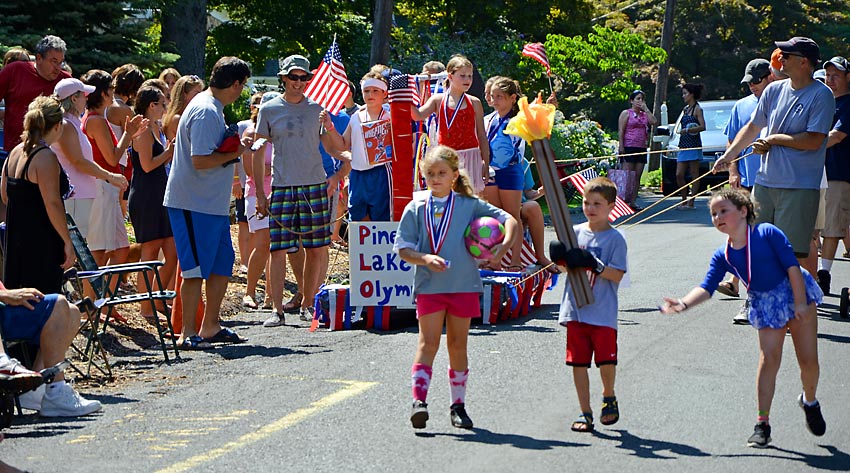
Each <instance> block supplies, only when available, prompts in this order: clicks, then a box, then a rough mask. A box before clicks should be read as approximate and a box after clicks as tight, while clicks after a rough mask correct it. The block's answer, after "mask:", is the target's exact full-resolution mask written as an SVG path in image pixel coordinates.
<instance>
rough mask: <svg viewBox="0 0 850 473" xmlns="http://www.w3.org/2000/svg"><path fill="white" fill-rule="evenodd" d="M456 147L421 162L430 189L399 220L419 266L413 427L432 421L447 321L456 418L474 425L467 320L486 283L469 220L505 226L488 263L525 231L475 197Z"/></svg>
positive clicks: (408, 252)
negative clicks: (466, 239)
mask: <svg viewBox="0 0 850 473" xmlns="http://www.w3.org/2000/svg"><path fill="white" fill-rule="evenodd" d="M458 167H459V158H458V155H457V153H456V152H455V151H454V150H453V149H451V148H449V147H446V146H436V147H433V148H430V149H428V153H427V154H426V155H425V158H424V159H423V160H422V161H421V162H420V168H421V171H422V175H423V176H425V182H426V183H427V184H428V189H429V190H430V195H429V196H428V198H427V199H426V200H425V201H417V200H414V201H411V202H410V203H409V204H407V207H405V209H404V213H403V214H402V216H401V221H400V222H399V226H398V233H397V236H396V242H395V248H394V250H395V251H396V252H397V253H398V254H399V256H400V257H401V258H402V259H403V260H404V261H407V262H408V263H410V264H413V265H416V266H415V268H414V281H413V294H414V295H415V297H416V317H417V319H419V345H418V348H417V350H416V358H415V359H414V362H413V367H412V368H411V375H412V383H413V409H412V411H411V415H410V421H411V422H412V423H413V428H416V429H422V428H424V427H425V422H426V421H427V420H428V404H426V402H425V399H426V396H427V395H428V387H429V385H430V384H431V365H432V364H433V363H434V357H435V356H436V354H437V350H438V349H439V348H440V338H441V337H442V334H443V325H444V324H445V326H446V341H447V347H448V351H449V366H450V367H449V381H450V383H451V395H452V405H451V422H452V425H453V426H455V427H460V428H464V429H471V428H472V419H470V418H469V416H468V415H467V413H466V410H465V407H464V406H465V400H464V399H465V396H466V379H467V377H468V375H469V369H468V360H467V354H466V339H467V336H468V334H469V323H470V321H471V320H472V318H474V317H478V316H479V315H481V308H480V306H479V300H478V297H479V295H480V293H481V292H482V290H483V284H482V283H481V277H480V276H479V274H478V265H477V262H476V261H475V259H474V258H473V257H472V255H470V254H469V252H468V251H467V250H466V247H465V245H464V243H463V233H464V230H466V227H467V225H469V223H470V222H471V221H472V220H474V219H476V218H478V217H482V216H490V217H494V218H496V219H498V220H499V221H500V222H502V223H504V225H505V230H506V231H505V241H504V244H503V245H502V246H501V248H499V250H498V251H497V252H496V254H495V255H493V257H492V258H491V259H490V261H489V263H490V264H498V262H499V261H500V260H501V259H502V256H504V254H505V252H507V249H508V248H510V247H511V245H512V244H513V243H514V242H515V241H516V239H517V238H518V237H519V233H518V232H517V222H516V220H515V219H514V218H513V217H511V215H510V214H508V213H506V212H505V211H503V210H501V209H498V208H496V207H493V206H492V205H490V204H488V203H486V202H484V201H483V200H479V199H477V198H476V197H475V195H474V194H473V190H472V185H471V183H470V180H469V177H468V176H467V174H466V172H465V171H463V172H460V171H459V170H458Z"/></svg>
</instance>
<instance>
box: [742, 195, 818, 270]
mask: <svg viewBox="0 0 850 473" xmlns="http://www.w3.org/2000/svg"><path fill="white" fill-rule="evenodd" d="M753 200H754V201H755V202H756V221H757V222H759V223H761V222H767V223H772V224H774V225H776V226H777V227H779V229H780V230H782V232H783V233H784V234H785V236H786V237H788V241H790V242H791V247H792V248H793V249H794V254H795V255H797V257H799V258H805V257H806V256H808V255H809V247H810V245H811V241H812V234H813V233H814V231H815V220H816V219H817V214H818V201H819V200H820V191H819V190H818V189H777V188H773V187H764V186H762V185H760V184H756V185H755V187H754V188H753Z"/></svg>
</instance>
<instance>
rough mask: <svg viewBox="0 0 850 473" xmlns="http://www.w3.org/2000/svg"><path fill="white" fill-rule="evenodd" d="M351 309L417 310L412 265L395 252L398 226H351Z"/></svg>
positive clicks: (381, 224) (367, 223) (383, 223)
mask: <svg viewBox="0 0 850 473" xmlns="http://www.w3.org/2000/svg"><path fill="white" fill-rule="evenodd" d="M349 228H350V230H349V235H351V238H349V255H350V263H349V264H350V268H349V271H350V274H351V294H350V297H351V305H352V306H355V307H357V306H389V307H404V308H409V307H414V304H413V265H411V264H409V263H407V262H406V261H404V260H402V259H401V257H400V256H399V255H398V254H396V253H395V252H393V243H395V237H396V232H397V231H398V222H351V223H350V224H349Z"/></svg>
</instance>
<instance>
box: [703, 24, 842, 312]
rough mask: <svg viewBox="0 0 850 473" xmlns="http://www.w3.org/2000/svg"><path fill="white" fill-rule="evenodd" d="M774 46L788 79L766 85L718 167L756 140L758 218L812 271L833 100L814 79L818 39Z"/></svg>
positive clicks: (724, 165) (787, 42) (817, 64)
mask: <svg viewBox="0 0 850 473" xmlns="http://www.w3.org/2000/svg"><path fill="white" fill-rule="evenodd" d="M776 47H778V48H779V50H780V51H781V58H780V63H781V64H782V68H781V69H780V71H781V72H783V73H785V74H786V75H788V80H781V81H775V82H773V83H771V84H769V85H768V86H767V87H766V88H765V89H764V92H763V93H762V95H761V97H760V98H759V101H758V105H757V106H756V109H755V111H754V112H753V115H752V117H751V119H750V121H749V123H747V124H746V125H745V126H744V127H743V128H742V129H741V130H740V131H739V132H738V133H737V135H736V136H735V139H734V140H733V141H732V144H731V145H730V146H729V147H728V148H727V149H726V152H725V153H724V154H723V157H721V158H720V159H718V160H717V162H716V163H715V166H714V168H715V169H717V170H720V169H725V168H726V167H728V165H729V162H730V161H731V160H732V159H734V158H735V157H737V156H738V155H739V154H740V153H741V151H743V150H744V149H745V148H746V147H747V146H749V145H750V143H753V151H755V153H756V154H759V155H761V156H762V158H761V165H760V167H759V170H758V174H757V175H756V179H755V185H754V187H753V198H754V199H755V200H756V201H757V202H758V204H759V207H760V212H759V215H758V219H759V221H762V222H769V223H773V224H774V225H776V226H777V227H779V228H780V229H781V230H782V231H783V232H784V233H785V235H786V236H787V237H788V240H789V241H790V242H791V246H792V247H793V249H794V253H795V254H796V255H797V259H798V260H799V261H800V264H801V265H802V266H803V267H804V268H805V269H806V270H808V271H809V272H810V273H812V274H814V273H815V272H816V271H817V253H816V252H815V251H814V249H813V247H814V240H813V239H812V235H813V233H814V227H815V219H816V217H817V213H818V203H819V200H820V185H821V179H822V178H823V173H824V171H823V169H824V160H825V156H826V137H827V134H828V133H829V130H830V129H831V128H832V115H833V113H834V111H835V99H834V98H833V97H832V93H831V92H830V90H829V89H828V88H827V87H826V86H825V85H823V84H821V83H820V82H818V81H816V80H814V79H813V78H812V74H813V73H814V71H815V69H817V68H818V67H819V66H820V60H819V57H820V48H819V47H818V45H817V43H816V42H814V41H813V40H811V39H810V38H804V37H794V38H791V39H790V40H788V41H777V42H776ZM762 128H766V130H765V132H764V137H763V138H758V137H759V133H761V129H762ZM756 138H758V139H756ZM815 324H816V323H815Z"/></svg>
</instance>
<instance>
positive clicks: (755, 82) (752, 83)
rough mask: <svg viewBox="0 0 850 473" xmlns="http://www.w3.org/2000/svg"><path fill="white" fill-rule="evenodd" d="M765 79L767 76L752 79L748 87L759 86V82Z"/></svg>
mask: <svg viewBox="0 0 850 473" xmlns="http://www.w3.org/2000/svg"><path fill="white" fill-rule="evenodd" d="M766 78H767V76H764V77H762V78H759V79H753V80H751V81H750V85H759V84H761V81H763V80H765V79H766Z"/></svg>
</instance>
